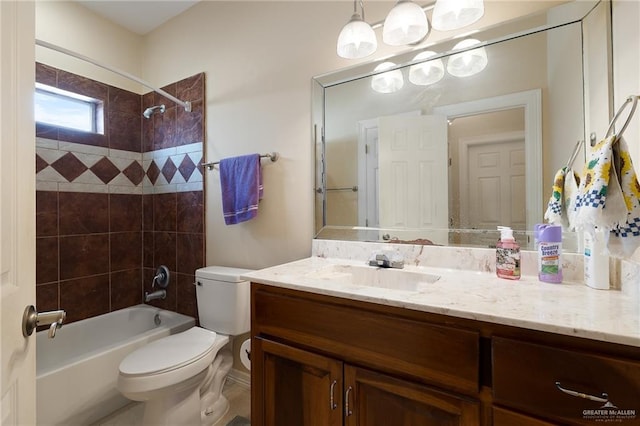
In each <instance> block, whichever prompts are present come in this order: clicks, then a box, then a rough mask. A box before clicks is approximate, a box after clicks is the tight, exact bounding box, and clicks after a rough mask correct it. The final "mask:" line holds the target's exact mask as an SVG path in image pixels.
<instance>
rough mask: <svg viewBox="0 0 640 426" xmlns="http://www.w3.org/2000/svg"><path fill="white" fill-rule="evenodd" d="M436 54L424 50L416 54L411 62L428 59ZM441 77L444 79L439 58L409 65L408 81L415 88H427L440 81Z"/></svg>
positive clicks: (442, 66) (442, 67)
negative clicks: (415, 86)
mask: <svg viewBox="0 0 640 426" xmlns="http://www.w3.org/2000/svg"><path fill="white" fill-rule="evenodd" d="M436 54H437V53H436V52H432V51H430V50H426V51H424V52H420V53H418V54H417V55H416V57H415V58H413V60H414V61H420V60H425V59H429V58H430V57H432V56H435V55H436ZM442 77H444V65H443V64H442V59H440V58H438V59H432V60H430V61H427V62H421V63H419V64H415V65H411V68H409V81H410V82H412V83H413V84H415V85H417V86H428V85H430V84H434V83H437V82H438V81H440V80H442Z"/></svg>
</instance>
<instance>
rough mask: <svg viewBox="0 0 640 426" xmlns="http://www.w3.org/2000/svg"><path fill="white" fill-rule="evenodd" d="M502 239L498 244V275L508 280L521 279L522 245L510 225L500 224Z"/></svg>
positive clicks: (499, 229)
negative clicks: (514, 235)
mask: <svg viewBox="0 0 640 426" xmlns="http://www.w3.org/2000/svg"><path fill="white" fill-rule="evenodd" d="M498 231H500V240H499V241H498V243H497V244H496V275H497V276H498V277H499V278H504V279H507V280H519V279H520V246H519V245H518V243H517V242H516V240H515V238H513V230H512V229H511V228H509V227H508V226H498Z"/></svg>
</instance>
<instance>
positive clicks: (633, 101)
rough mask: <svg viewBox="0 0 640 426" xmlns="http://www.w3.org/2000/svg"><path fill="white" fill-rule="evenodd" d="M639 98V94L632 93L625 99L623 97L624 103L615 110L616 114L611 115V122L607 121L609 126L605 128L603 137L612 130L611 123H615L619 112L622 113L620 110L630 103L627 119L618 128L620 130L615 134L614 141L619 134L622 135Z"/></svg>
mask: <svg viewBox="0 0 640 426" xmlns="http://www.w3.org/2000/svg"><path fill="white" fill-rule="evenodd" d="M639 98H640V96H633V95H632V96H629V97H628V98H627V99H625V101H624V103H623V104H622V105H621V106H620V109H618V111H617V112H616V115H614V116H613V119H612V120H611V123H609V127H608V128H607V133H606V134H605V135H604V137H605V138H607V137H609V136H610V134H611V132H612V131H613V125H614V124H615V123H616V120H618V118H620V114H622V111H624V109H625V108H626V107H627V105H628V104H631V112H629V116H628V117H627V120H626V121H625V122H624V124H623V125H622V128H621V129H620V131H619V132H618V133H617V134H616V141H617V140H618V139H620V136H622V134H623V133H624V131H625V130H626V128H627V126H628V125H629V123H630V122H631V119H632V118H633V113H634V112H636V107H637V106H638V99H639Z"/></svg>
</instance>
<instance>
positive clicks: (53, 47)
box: [36, 39, 191, 112]
mask: <svg viewBox="0 0 640 426" xmlns="http://www.w3.org/2000/svg"><path fill="white" fill-rule="evenodd" d="M36 45H38V46H42V47H44V48H47V49H51V50H55V51H57V52H60V53H64V54H66V55H69V56H73V57H74V58H77V59H80V60H83V61H85V62H89V63H91V64H93V65H96V66H98V67H100V68H104V69H106V70H107V71H111V72H114V73H116V74H120V75H121V76H123V77H126V78H128V79H130V80H133V81H135V82H137V83H140V84H142V85H143V86H145V87H147V88H149V89H151V90H153V91H154V92H157V93H159V94H161V95H162V96H164V97H166V98H168V99H171V100H172V101H173V102H175V103H177V104H178V105H181V106H182V107H184V110H185V111H187V112H191V102H189V101H181V100H180V99H178V98H176V97H175V96H173V95H171V94H169V93H167V92H166V91H164V90H162V89H159V88H157V87H154V86H152V85H151V84H149V83H147V82H146V81H144V80H142V79H141V78H138V77H136V76H135V75H133V74H129V73H128V72H126V71H122V70H119V69H117V68H114V67H111V66H109V65H106V64H103V63H101V62H99V61H96V60H95V59H91V58H89V57H87V56H84V55H81V54H80V53H76V52H74V51H72V50H69V49H65V48H64V47H60V46H57V45H55V44H52V43H49V42H47V41H43V40H38V39H36Z"/></svg>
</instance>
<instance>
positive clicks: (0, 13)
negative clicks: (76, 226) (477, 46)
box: [0, 1, 36, 425]
mask: <svg viewBox="0 0 640 426" xmlns="http://www.w3.org/2000/svg"><path fill="white" fill-rule="evenodd" d="M34 37H35V9H34V2H27V1H24V2H23V1H0V57H2V63H1V65H0V188H1V189H0V303H1V304H0V323H1V325H0V327H1V330H2V334H1V335H0V336H1V339H2V343H1V346H2V350H1V352H0V364H1V368H2V370H1V371H0V374H1V378H0V381H1V385H0V392H1V393H0V403H1V404H0V421H1V422H2V423H1V424H2V425H34V424H35V423H36V413H35V390H36V389H35V384H36V382H35V367H36V359H35V356H36V351H35V344H36V338H35V334H32V335H31V337H29V338H24V337H23V335H22V315H23V312H24V309H25V307H26V306H27V305H35V281H36V280H35V241H36V237H35V193H36V190H35V134H34V132H35V125H34V122H33V92H34V84H35V56H34V54H35V53H34V52H35V40H34Z"/></svg>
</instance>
